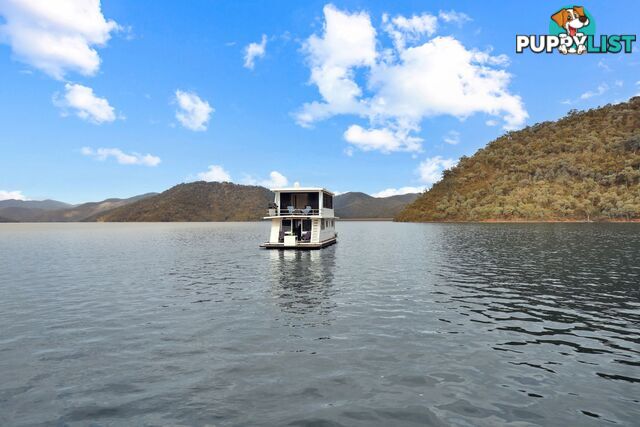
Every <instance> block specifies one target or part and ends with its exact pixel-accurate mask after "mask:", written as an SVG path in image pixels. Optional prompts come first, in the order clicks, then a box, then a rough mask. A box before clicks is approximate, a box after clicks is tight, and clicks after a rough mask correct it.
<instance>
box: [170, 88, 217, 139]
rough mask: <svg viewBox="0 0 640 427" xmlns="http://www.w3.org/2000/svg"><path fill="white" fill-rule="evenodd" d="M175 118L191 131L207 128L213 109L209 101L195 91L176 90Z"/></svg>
mask: <svg viewBox="0 0 640 427" xmlns="http://www.w3.org/2000/svg"><path fill="white" fill-rule="evenodd" d="M175 100H176V102H177V103H178V110H176V119H178V121H179V122H180V123H181V124H182V126H184V127H185V128H187V129H190V130H193V131H205V130H207V124H208V123H209V119H210V118H211V114H212V113H213V112H214V111H215V110H214V109H213V107H212V106H211V105H209V103H208V102H207V101H205V100H203V99H201V98H200V97H199V96H198V95H197V94H196V93H195V92H184V91H182V90H180V89H178V90H176V98H175Z"/></svg>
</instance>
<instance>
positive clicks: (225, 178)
mask: <svg viewBox="0 0 640 427" xmlns="http://www.w3.org/2000/svg"><path fill="white" fill-rule="evenodd" d="M198 179H200V180H202V181H207V182H213V181H218V182H231V181H232V180H231V175H230V174H229V172H227V171H226V170H224V168H223V167H222V166H220V165H211V166H209V169H208V170H207V171H206V172H200V173H199V174H198Z"/></svg>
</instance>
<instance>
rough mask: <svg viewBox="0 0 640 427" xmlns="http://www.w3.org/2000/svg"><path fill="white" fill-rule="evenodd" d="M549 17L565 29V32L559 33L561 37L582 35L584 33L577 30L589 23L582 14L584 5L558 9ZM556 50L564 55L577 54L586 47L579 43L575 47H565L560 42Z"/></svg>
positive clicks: (582, 51)
mask: <svg viewBox="0 0 640 427" xmlns="http://www.w3.org/2000/svg"><path fill="white" fill-rule="evenodd" d="M551 19H553V21H554V22H555V23H556V24H558V26H559V27H561V28H563V29H564V30H565V31H566V34H560V37H561V38H564V37H574V36H583V35H584V34H583V33H581V32H580V31H579V30H580V29H581V28H584V27H586V26H587V25H589V18H587V16H586V15H585V14H584V7H582V6H573V7H569V8H566V9H560V10H559V11H557V12H556V13H554V14H553V15H552V16H551ZM558 50H559V51H560V52H562V53H563V54H565V55H566V54H567V53H577V54H578V55H582V54H583V53H584V52H586V50H587V48H586V46H584V45H580V46H578V48H577V49H576V48H575V47H571V48H569V49H567V46H566V45H565V44H561V45H560V47H558Z"/></svg>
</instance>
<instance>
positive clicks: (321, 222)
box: [320, 219, 325, 230]
mask: <svg viewBox="0 0 640 427" xmlns="http://www.w3.org/2000/svg"><path fill="white" fill-rule="evenodd" d="M324 221H325V220H324V219H323V220H320V229H321V230H324Z"/></svg>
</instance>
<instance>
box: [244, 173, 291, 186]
mask: <svg viewBox="0 0 640 427" xmlns="http://www.w3.org/2000/svg"><path fill="white" fill-rule="evenodd" d="M242 183H243V184H245V185H261V186H262V187H266V188H279V187H285V186H286V185H287V184H289V180H288V179H287V177H286V176H284V175H283V174H281V173H280V172H278V171H271V173H269V178H268V179H256V178H254V177H252V176H250V175H247V176H245V178H244V179H243V181H242Z"/></svg>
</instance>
